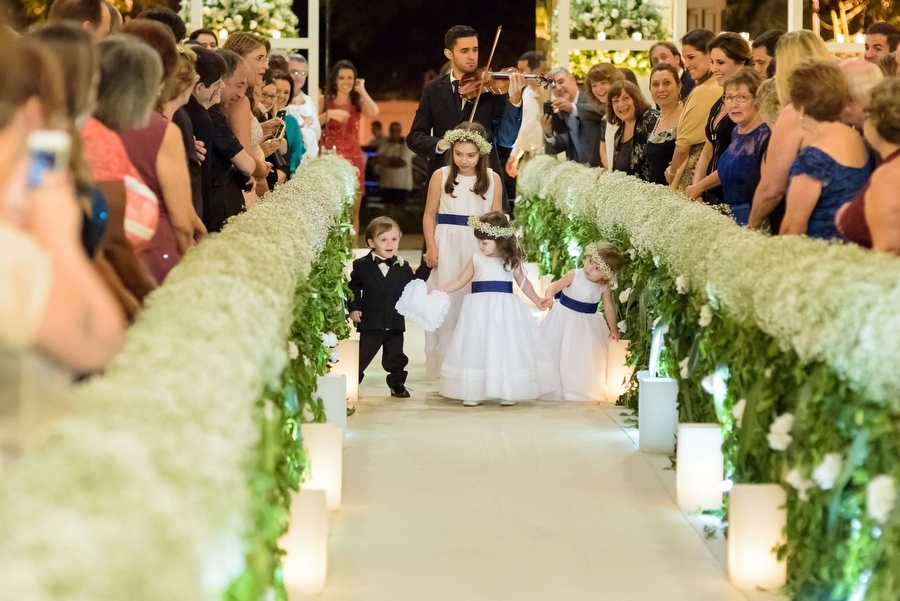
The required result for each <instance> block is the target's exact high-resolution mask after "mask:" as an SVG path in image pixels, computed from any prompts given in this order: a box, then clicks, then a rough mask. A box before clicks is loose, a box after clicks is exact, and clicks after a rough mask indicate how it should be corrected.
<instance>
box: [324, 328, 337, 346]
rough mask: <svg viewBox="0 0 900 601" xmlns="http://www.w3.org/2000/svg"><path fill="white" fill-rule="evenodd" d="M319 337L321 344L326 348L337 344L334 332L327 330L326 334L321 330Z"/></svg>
mask: <svg viewBox="0 0 900 601" xmlns="http://www.w3.org/2000/svg"><path fill="white" fill-rule="evenodd" d="M321 338H322V345H323V346H325V347H327V348H334V347H336V346H337V343H338V339H337V334H335V333H334V332H328V333H327V334H326V333H324V332H323V333H322V334H321Z"/></svg>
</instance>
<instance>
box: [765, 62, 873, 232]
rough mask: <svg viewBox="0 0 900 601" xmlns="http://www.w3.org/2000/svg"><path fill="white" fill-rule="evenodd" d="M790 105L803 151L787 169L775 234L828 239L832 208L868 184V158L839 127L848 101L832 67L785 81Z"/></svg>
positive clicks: (803, 69)
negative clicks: (804, 137)
mask: <svg viewBox="0 0 900 601" xmlns="http://www.w3.org/2000/svg"><path fill="white" fill-rule="evenodd" d="M790 94H791V102H792V103H793V105H794V108H795V109H796V110H797V113H798V114H799V115H800V121H801V123H802V124H803V129H804V130H805V131H806V133H807V136H808V139H809V146H807V147H806V148H804V149H803V150H801V151H800V152H799V154H797V158H796V160H794V164H793V165H792V166H791V181H790V185H789V188H788V195H787V207H786V211H785V215H784V221H783V222H782V224H781V234H782V235H784V234H806V235H808V236H809V237H811V238H823V239H826V240H827V239H829V238H834V237H835V236H836V235H837V230H836V229H835V226H834V217H835V213H837V210H838V208H839V207H840V206H841V205H843V204H844V203H845V202H848V201H849V200H851V199H852V198H853V197H854V196H855V195H856V193H857V192H859V190H860V188H862V187H863V186H864V185H865V184H866V182H867V181H868V180H869V176H870V175H871V173H872V168H873V164H872V158H871V157H870V156H869V151H868V149H867V148H866V145H865V142H863V139H862V137H861V136H860V135H859V134H858V133H856V130H854V129H853V128H852V127H850V126H849V125H845V124H843V123H841V120H840V119H841V111H842V110H843V109H844V105H845V104H846V103H847V98H848V97H849V95H850V91H849V88H848V86H847V80H846V78H845V77H844V74H843V73H841V70H840V69H839V68H838V67H837V65H835V64H834V63H810V64H807V65H801V66H800V67H797V68H796V69H795V70H794V73H793V74H792V75H791V88H790Z"/></svg>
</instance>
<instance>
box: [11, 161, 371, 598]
mask: <svg viewBox="0 0 900 601" xmlns="http://www.w3.org/2000/svg"><path fill="white" fill-rule="evenodd" d="M355 182H356V178H355V176H354V175H353V170H352V167H351V166H350V165H349V164H348V163H346V162H345V161H343V160H341V159H338V158H336V157H323V158H319V159H315V160H313V161H310V163H309V164H308V165H306V166H304V167H301V168H300V169H299V170H298V172H297V173H296V174H295V176H294V178H293V179H292V180H290V181H289V182H288V183H286V184H284V185H282V186H280V187H278V188H277V189H275V190H274V191H272V192H270V193H269V194H267V195H266V197H265V198H264V199H263V200H262V201H261V202H260V203H259V204H258V205H257V206H256V207H254V209H253V210H251V211H249V212H247V213H244V214H242V215H239V216H237V217H235V218H234V219H233V220H231V221H230V222H229V224H228V225H227V227H226V228H225V229H224V230H223V231H222V232H221V233H219V234H214V235H212V236H210V237H209V238H208V239H207V240H206V241H204V242H203V243H202V244H201V245H200V246H198V247H197V248H195V249H193V250H191V251H190V252H189V253H188V254H187V256H186V257H185V258H184V259H183V261H182V262H181V264H179V265H178V266H177V267H176V268H175V269H174V270H173V271H172V273H171V274H170V275H169V277H168V278H167V280H166V283H165V285H164V286H162V287H161V288H160V289H158V290H157V291H155V292H154V293H153V294H152V295H151V297H150V298H149V299H148V302H147V306H146V308H145V309H144V310H143V311H142V312H141V314H140V316H139V319H138V321H137V322H136V323H135V324H134V325H133V326H132V328H131V329H130V331H129V333H128V336H127V338H126V341H125V345H124V348H123V349H122V351H121V353H120V354H119V356H118V357H117V358H116V360H115V361H114V362H113V364H112V365H111V366H109V368H108V369H107V371H106V373H105V374H104V375H103V376H101V377H96V378H93V379H91V380H90V381H88V382H87V383H85V384H83V385H81V386H79V387H78V388H76V389H75V390H74V393H73V394H72V396H71V399H70V406H71V410H70V412H69V413H68V414H67V415H66V416H64V417H62V418H61V419H59V420H57V421H55V422H52V423H50V424H48V425H47V427H45V428H44V430H43V431H42V432H41V433H39V434H38V435H36V436H35V438H34V439H33V440H32V441H30V444H29V447H28V448H27V449H26V452H25V454H24V455H23V457H22V459H21V460H20V462H19V463H18V464H17V465H16V466H15V468H14V469H13V470H11V471H10V472H9V474H8V475H6V476H5V479H4V480H3V482H2V486H0V537H2V539H3V545H0V582H3V590H4V596H5V597H8V598H10V599H30V600H35V601H38V600H52V599H67V600H72V599H83V600H85V601H87V600H93V601H100V600H110V601H111V600H113V599H127V598H133V597H134V595H135V591H140V596H141V597H142V598H148V599H167V600H169V601H178V600H181V599H184V600H185V601H187V600H196V599H204V598H206V599H212V598H222V596H223V594H224V595H225V596H226V598H229V599H237V600H242V601H243V600H246V601H249V600H250V599H253V600H254V601H255V600H256V599H259V598H260V595H261V594H264V593H265V592H266V590H274V591H276V596H277V597H278V598H282V599H283V598H284V594H283V589H281V588H280V585H279V581H278V565H279V559H278V558H279V551H278V548H277V539H278V538H279V537H280V535H281V534H282V533H283V532H284V529H285V528H286V526H287V515H288V508H289V503H290V496H289V494H288V493H289V491H290V490H291V489H296V488H297V486H298V485H299V482H300V478H301V474H302V471H303V469H304V466H305V457H304V455H303V449H302V441H299V440H298V439H297V434H296V431H297V430H299V427H298V423H299V421H301V420H303V419H310V418H313V419H314V418H315V410H314V405H315V403H314V402H313V401H312V399H311V391H309V387H308V386H306V389H305V390H304V392H303V394H302V395H298V394H297V393H296V390H298V389H301V388H302V387H303V385H304V382H309V381H313V382H314V381H315V374H316V371H317V367H316V365H318V363H319V359H318V358H317V357H316V356H312V355H311V354H310V348H311V347H310V345H307V344H306V343H305V342H303V341H301V343H296V342H295V343H294V346H293V347H289V345H288V343H287V340H286V339H287V338H288V337H289V335H290V332H291V330H292V328H295V327H296V322H297V319H298V317H299V316H300V315H301V314H303V315H305V313H304V312H305V311H307V310H308V308H310V307H312V308H313V309H314V310H318V305H317V304H316V303H315V302H311V301H313V300H314V299H313V298H312V296H313V295H312V293H311V291H310V289H309V287H308V284H309V282H312V281H313V278H314V276H315V275H316V274H315V270H316V269H317V267H316V266H323V265H325V266H328V269H332V268H333V264H334V263H335V262H336V261H338V260H342V259H341V258H340V257H339V256H337V254H336V255H335V257H334V258H333V259H331V260H328V259H327V258H326V257H325V255H324V252H332V251H334V250H335V249H336V248H337V243H334V242H332V241H333V240H335V239H337V240H344V241H346V237H345V234H346V228H345V227H344V226H342V225H338V220H339V219H341V216H342V215H345V214H346V210H347V206H348V204H349V203H350V202H351V201H352V198H353V194H354V188H355ZM335 233H337V234H338V235H335ZM323 251H324V252H323ZM345 252H346V251H345ZM320 269H321V267H320ZM320 273H322V274H325V275H323V277H322V278H321V279H319V280H318V285H322V286H323V287H326V288H328V289H327V290H325V291H323V292H322V296H323V297H326V298H328V299H329V301H328V302H329V303H333V302H334V299H335V293H336V291H338V290H340V289H341V282H339V281H335V280H334V278H333V277H332V276H333V274H330V272H327V270H325V271H320ZM329 274H330V275H329ZM341 277H342V276H341ZM329 279H330V281H326V280H329ZM329 311H330V312H331V313H334V307H331V308H329ZM330 319H331V318H330V317H328V318H326V317H324V316H323V317H322V318H320V319H319V320H318V321H317V322H315V321H313V322H311V323H310V324H309V325H308V326H307V327H308V328H309V329H313V328H315V327H317V326H318V327H320V328H325V327H328V328H331V327H332V324H331V323H330ZM327 331H328V330H321V331H317V332H315V334H314V336H315V339H316V340H317V341H318V347H321V344H322V341H321V334H322V333H325V332H327ZM286 381H298V382H300V384H301V385H300V386H298V387H286V386H285V382H286ZM304 414H306V415H307V417H306V418H304Z"/></svg>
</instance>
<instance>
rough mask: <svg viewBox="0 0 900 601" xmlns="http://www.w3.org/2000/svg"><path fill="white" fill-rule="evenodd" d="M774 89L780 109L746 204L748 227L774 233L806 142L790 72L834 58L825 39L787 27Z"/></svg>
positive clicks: (778, 55) (777, 54) (778, 53)
mask: <svg viewBox="0 0 900 601" xmlns="http://www.w3.org/2000/svg"><path fill="white" fill-rule="evenodd" d="M775 61H776V62H777V64H778V68H777V70H776V71H775V77H774V80H775V90H776V93H777V96H778V102H779V104H780V105H781V107H782V108H781V111H780V112H779V113H778V120H777V122H776V123H775V126H774V127H773V128H772V136H771V138H770V140H769V150H768V152H767V153H766V160H765V162H764V163H763V166H762V169H761V172H760V180H759V185H758V186H757V187H756V192H755V193H754V194H753V203H752V206H751V208H750V222H749V223H748V226H749V227H750V228H751V229H763V230H764V229H771V231H772V233H776V234H777V233H778V231H779V230H780V229H781V219H782V218H783V217H784V197H785V193H786V192H787V186H788V180H789V178H790V173H791V165H793V164H794V159H796V158H797V153H798V152H800V149H801V148H803V147H805V146H807V145H808V144H809V141H808V140H807V139H806V135H807V133H806V131H805V130H804V129H803V127H802V125H801V123H800V115H799V113H798V112H797V110H796V108H794V105H793V104H791V95H790V75H791V73H792V72H793V71H794V69H796V68H797V67H798V66H799V65H801V64H803V63H806V62H810V61H826V62H834V58H833V57H832V55H831V53H830V52H828V48H826V47H825V42H823V41H822V38H821V37H819V36H817V35H816V34H814V33H813V32H811V31H807V30H800V31H790V32H788V33H786V34H784V35H783V36H782V37H781V39H780V40H779V41H778V45H777V48H776V50H775Z"/></svg>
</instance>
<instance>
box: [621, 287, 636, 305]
mask: <svg viewBox="0 0 900 601" xmlns="http://www.w3.org/2000/svg"><path fill="white" fill-rule="evenodd" d="M632 290H634V288H631V287H628V288H626V289H625V290H623V291H622V292H620V293H619V302H620V303H627V302H628V299H629V298H631V291H632Z"/></svg>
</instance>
